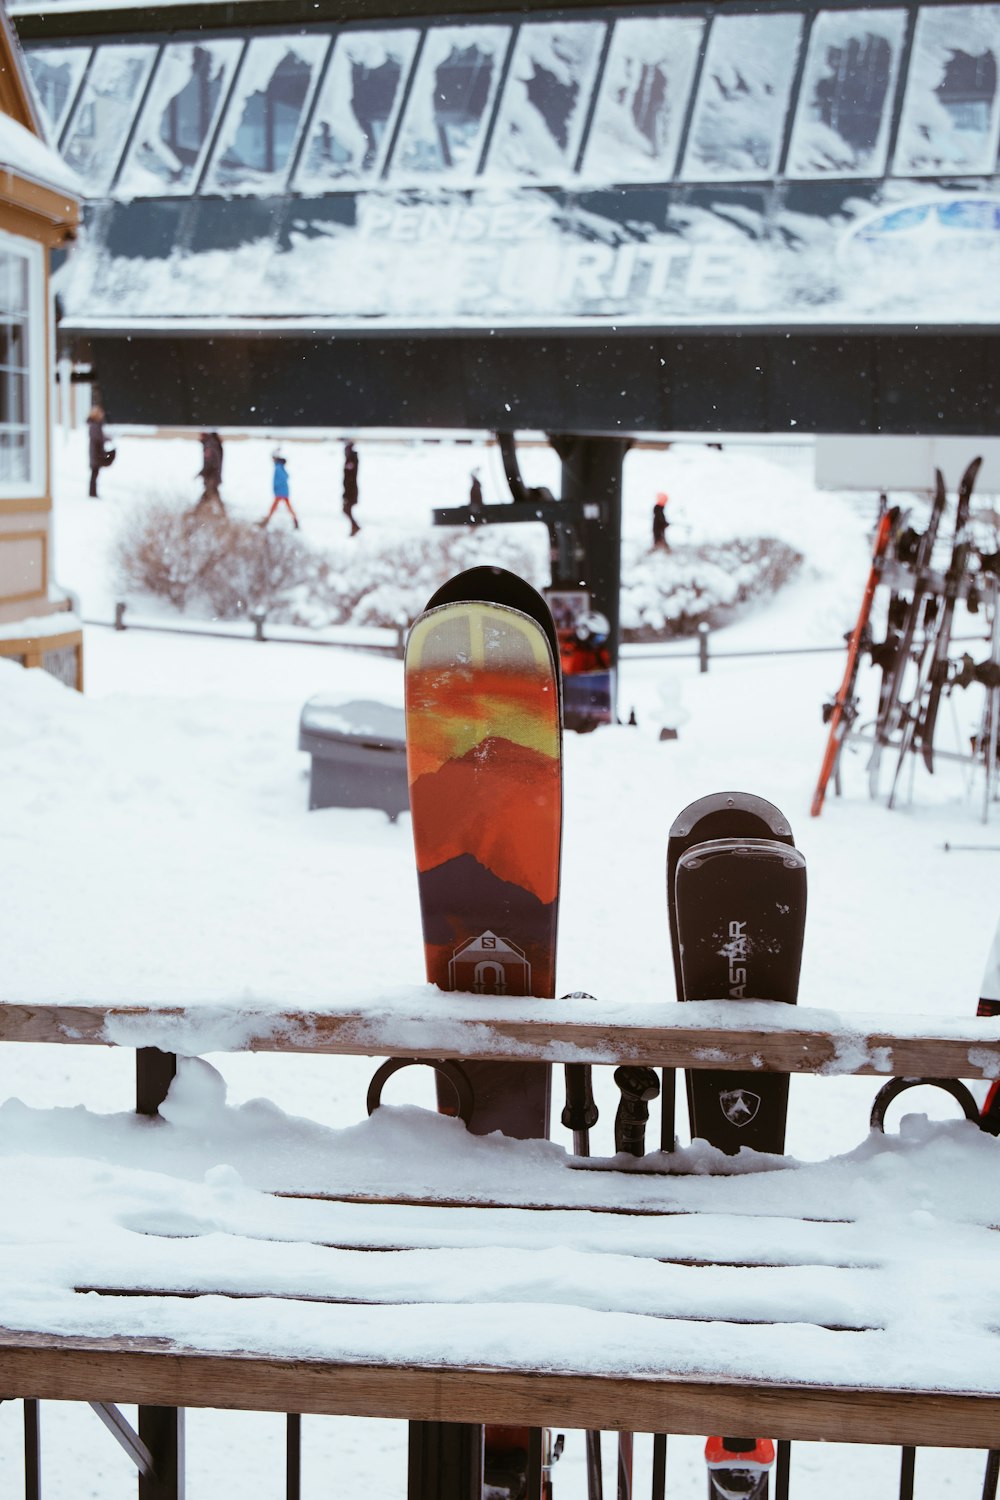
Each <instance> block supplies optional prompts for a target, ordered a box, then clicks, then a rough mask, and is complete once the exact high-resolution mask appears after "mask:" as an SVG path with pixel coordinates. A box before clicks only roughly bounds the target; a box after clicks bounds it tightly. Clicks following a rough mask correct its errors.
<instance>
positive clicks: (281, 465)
mask: <svg viewBox="0 0 1000 1500" xmlns="http://www.w3.org/2000/svg"><path fill="white" fill-rule="evenodd" d="M271 457H272V458H273V459H274V481H273V488H274V500H273V502H272V504H271V509H270V510H269V511H268V513H267V515H266V516H265V517H264V519H263V521H261V523H260V524H261V526H266V525H267V523H268V521H269V520H270V519H271V517H272V516H273V515H274V512H275V511H276V510H277V509H278V506H279V505H287V507H288V514H289V515H290V516H291V518H292V525H293V526H294V527H295V530H296V531H298V529H299V518H298V516H297V515H296V514H295V512H294V510H293V509H292V501H291V492H290V489H289V484H288V465H287V463H286V462H285V459H284V457H283V455H282V453H281V450H280V448H275V450H274V452H273V453H272V454H271Z"/></svg>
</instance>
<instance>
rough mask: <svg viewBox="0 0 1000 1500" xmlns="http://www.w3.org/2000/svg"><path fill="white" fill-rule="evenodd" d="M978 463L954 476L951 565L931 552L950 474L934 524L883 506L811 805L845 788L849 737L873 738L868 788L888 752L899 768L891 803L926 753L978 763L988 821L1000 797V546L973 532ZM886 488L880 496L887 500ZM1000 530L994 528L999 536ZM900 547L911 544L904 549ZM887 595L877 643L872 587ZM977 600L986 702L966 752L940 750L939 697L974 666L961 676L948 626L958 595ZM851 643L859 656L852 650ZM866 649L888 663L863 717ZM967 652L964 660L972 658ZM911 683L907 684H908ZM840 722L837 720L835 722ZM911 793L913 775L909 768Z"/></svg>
mask: <svg viewBox="0 0 1000 1500" xmlns="http://www.w3.org/2000/svg"><path fill="white" fill-rule="evenodd" d="M978 469H979V460H974V461H973V462H972V463H971V464H970V465H969V466H968V468H967V469H966V471H965V473H964V474H963V476H962V479H961V482H960V484H959V486H958V501H957V507H956V521H955V533H954V537H953V539H952V542H951V547H950V561H949V563H948V564H947V565H946V566H940V565H935V562H934V559H933V556H932V554H933V553H934V550H935V547H937V548H938V549H940V548H941V547H942V546H943V545H944V542H943V539H942V538H941V536H940V534H939V523H940V520H941V516H942V514H943V511H944V506H945V497H946V490H945V483H944V479H943V476H942V475H941V474H940V472H937V473H936V488H935V502H934V506H933V509H932V511H931V516H930V521H929V523H928V527H927V529H926V531H925V532H924V534H923V535H922V536H917V535H916V534H915V533H913V532H912V531H910V530H909V529H908V528H907V526H906V524H905V523H906V520H907V518H906V516H903V515H900V514H899V513H898V512H896V511H894V512H888V511H885V510H883V511H882V512H881V513H880V516H879V527H878V531H877V536H878V537H882V536H883V533H884V529H885V527H886V525H887V523H888V522H890V521H891V523H892V524H891V527H890V531H891V535H890V540H889V545H888V548H886V547H885V545H884V543H883V544H882V545H881V546H880V544H879V542H877V543H876V550H875V555H874V559H873V564H872V572H871V574H870V575H869V581H868V585H867V587H866V591H865V596H864V600H863V603H862V607H861V613H860V615H859V620H858V624H857V625H856V627H855V630H854V632H852V635H851V637H850V640H849V647H848V671H847V673H846V674H845V682H844V684H842V686H841V690H840V692H839V693H838V695H837V697H836V698H835V699H834V700H833V701H832V702H831V704H830V705H828V712H829V715H830V718H831V719H832V720H833V723H834V727H833V728H831V731H830V735H829V737H828V744H827V752H826V757H825V759H824V764H823V768H822V770H821V774H820V783H819V785H818V787H817V793H816V796H815V797H814V800H813V813H814V815H816V814H818V813H819V811H820V810H821V808H822V803H823V792H824V790H825V787H826V782H827V780H828V779H831V778H832V780H833V784H834V789H835V791H836V792H837V793H838V795H839V794H840V792H841V790H842V787H841V759H842V752H843V749H844V747H845V746H846V745H847V744H849V743H854V744H865V745H868V746H870V756H869V761H868V776H869V790H870V793H871V795H872V797H875V798H877V797H879V796H880V795H881V790H882V789H881V787H880V784H879V770H880V766H881V762H882V759H883V757H884V756H888V757H889V758H890V760H891V761H892V765H893V774H892V781H891V786H890V788H889V791H888V806H889V807H890V808H891V807H894V806H895V805H896V803H897V800H898V795H899V793H900V790H901V785H902V773H903V770H904V767H905V766H906V765H910V766H911V767H912V766H913V765H914V764H915V761H914V757H915V756H916V755H918V754H919V755H921V756H922V758H923V760H924V762H925V763H926V766H927V770H928V772H929V773H930V772H932V771H933V768H934V762H935V761H937V760H942V761H950V762H959V763H964V764H968V765H971V766H978V765H982V766H983V770H984V791H983V799H982V821H983V822H984V823H985V822H988V820H989V816H990V809H991V806H992V804H993V803H994V802H995V801H996V800H997V798H998V797H1000V764H998V750H997V742H998V732H997V725H998V723H1000V578H998V559H1000V553H997V552H993V553H989V552H988V551H986V550H985V549H983V548H982V547H981V546H980V547H978V548H977V546H976V545H975V543H974V539H973V530H974V527H975V525H976V521H975V518H974V517H970V498H971V495H972V489H973V486H974V483H975V479H976V475H977V473H978ZM884 498H885V497H883V500H884ZM997 540H998V538H996V537H994V545H996V542H997ZM896 548H905V549H907V550H906V554H905V555H904V556H900V555H899V553H898V552H897V551H895V550H894V549H896ZM878 593H881V594H883V595H884V596H885V597H886V598H887V599H888V601H889V602H888V607H887V609H886V617H887V626H886V638H885V640H884V642H882V643H881V644H879V645H877V646H876V645H874V644H873V643H872V639H871V628H870V623H869V619H870V612H871V606H872V598H873V595H876V594H878ZM970 600H975V601H976V602H977V604H978V606H979V607H980V608H982V609H983V611H984V614H985V616H986V620H987V624H988V628H987V629H986V631H985V633H984V637H983V639H984V640H985V643H986V645H987V647H988V649H989V657H988V658H987V660H986V661H985V662H983V663H980V664H978V667H979V669H980V671H981V673H982V675H981V677H979V678H978V680H980V681H982V683H983V686H984V689H985V693H984V706H983V711H982V716H981V722H980V725H979V728H978V729H977V731H976V733H975V734H974V735H972V736H971V749H970V751H969V752H968V753H963V752H961V751H957V750H948V751H943V750H941V749H939V747H938V746H937V745H936V744H935V742H934V740H935V733H934V732H935V725H936V720H937V715H938V707H939V704H940V701H941V699H942V697H943V696H949V697H950V695H951V694H952V692H953V691H954V689H955V687H956V686H967V685H968V683H969V681H970V680H977V679H976V677H975V675H973V676H972V677H969V678H966V679H965V680H963V673H962V672H961V671H958V670H956V669H957V667H958V662H957V661H956V657H955V654H954V653H955V648H956V647H957V646H959V645H960V644H965V642H964V641H959V639H958V638H957V637H954V636H953V635H952V623H953V617H954V607H955V604H956V603H958V602H962V601H964V602H966V603H968V602H969V601H970ZM852 653H853V658H852ZM866 653H870V654H871V657H872V660H873V662H875V661H878V662H879V664H880V665H881V666H882V687H881V691H880V694H879V702H878V710H877V713H876V715H875V718H874V721H872V722H870V723H862V722H860V710H861V704H860V698H859V695H858V692H857V689H856V675H857V667H858V662H859V660H860V657H861V656H862V655H863V654H866ZM968 660H969V659H968V658H963V662H965V661H968ZM907 684H909V687H908V688H907V691H906V693H905V694H904V687H906V685H907ZM838 725H839V729H838V727H837V726H838ZM910 794H911V796H912V777H911V793H910Z"/></svg>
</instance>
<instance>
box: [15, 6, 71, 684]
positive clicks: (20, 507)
mask: <svg viewBox="0 0 1000 1500" xmlns="http://www.w3.org/2000/svg"><path fill="white" fill-rule="evenodd" d="M78 218H79V200H78V192H77V190H76V185H75V178H74V175H73V173H72V172H71V171H70V170H69V168H68V167H67V166H66V165H65V163H64V162H63V161H62V160H61V159H60V157H59V156H58V155H57V154H56V152H55V151H54V150H52V149H51V147H50V146H49V145H48V143H47V141H46V137H45V129H44V127H43V125H42V123H41V120H40V118H39V115H38V113H37V112H36V109H35V105H34V103H33V100H32V95H31V92H30V90H29V87H28V82H27V75H26V72H25V66H24V60H23V57H22V55H21V49H20V46H19V44H18V42H17V39H16V37H15V35H14V33H13V31H12V29H11V27H10V25H9V23H8V21H7V17H6V14H5V13H4V12H3V10H2V8H0V656H5V657H13V658H14V659H15V660H17V661H20V662H21V663H22V664H23V665H24V666H29V667H45V668H46V669H47V670H49V671H51V672H53V673H54V675H56V676H57V677H59V678H61V679H62V680H63V681H65V682H68V683H70V684H72V685H74V686H76V687H78V688H79V687H81V686H82V675H83V669H82V638H81V630H80V623H79V620H78V619H77V618H76V616H75V614H73V612H72V604H73V601H72V599H71V598H70V597H69V596H68V595H67V594H66V593H65V592H64V591H61V590H60V589H59V588H58V587H57V585H56V584H55V582H54V580H53V577H52V546H51V520H52V451H51V449H52V441H51V428H52V398H53V373H54V372H53V358H54V347H55V332H54V307H53V299H52V296H51V293H50V285H49V270H50V267H49V260H50V254H51V252H52V250H53V249H55V248H56V247H58V246H61V245H63V244H65V243H66V242H67V241H68V240H70V239H72V237H73V234H74V231H75V229H76V226H77V222H78Z"/></svg>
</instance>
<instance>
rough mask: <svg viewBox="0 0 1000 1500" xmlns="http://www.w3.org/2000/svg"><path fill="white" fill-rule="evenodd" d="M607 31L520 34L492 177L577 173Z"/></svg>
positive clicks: (578, 26)
mask: <svg viewBox="0 0 1000 1500" xmlns="http://www.w3.org/2000/svg"><path fill="white" fill-rule="evenodd" d="M606 29H607V28H606V25H605V23H604V22H603V21H532V22H530V23H529V24H527V25H524V26H522V27H521V28H520V30H519V32H518V34H517V41H516V43H515V46H514V57H513V60H512V62H511V67H510V72H509V73H508V75H507V82H506V85H505V87H504V91H503V98H502V99H501V101H500V114H499V116H498V118H497V124H496V131H495V133H494V136H493V144H492V146H491V147H490V175H491V176H497V175H501V176H515V177H538V178H549V179H551V178H553V177H556V178H558V177H565V176H566V175H567V174H568V173H570V172H572V170H573V168H574V166H575V164H576V157H577V152H578V151H579V148H580V137H581V135H582V134H583V127H584V124H585V123H586V118H587V106H588V105H589V103H590V96H591V92H592V90H593V87H594V78H595V75H596V73H597V66H598V63H599V62H600V56H601V47H602V44H603V41H604V35H605V31H606Z"/></svg>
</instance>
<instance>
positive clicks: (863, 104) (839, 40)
mask: <svg viewBox="0 0 1000 1500" xmlns="http://www.w3.org/2000/svg"><path fill="white" fill-rule="evenodd" d="M905 25H906V14H905V12H904V11H900V10H881V11H880V10H863V11H857V10H848V11H821V12H820V14H819V15H818V16H817V18H816V23H815V25H814V26H813V31H812V36H811V38H810V42H809V57H808V60H807V62H806V72H805V80H804V82H803V85H802V92H801V94H800V96H799V111H798V116H797V118H796V121H795V130H794V133H793V135H792V144H791V150H790V152H789V159H788V175H789V176H790V177H817V176H825V175H832V176H843V177H880V176H881V175H882V173H883V172H884V170H885V157H886V150H887V148H888V140H889V124H890V119H891V114H892V111H891V108H890V105H891V103H892V97H893V94H894V91H895V86H896V76H897V70H898V66H899V57H900V52H901V49H902V45H903V33H904V29H905Z"/></svg>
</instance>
